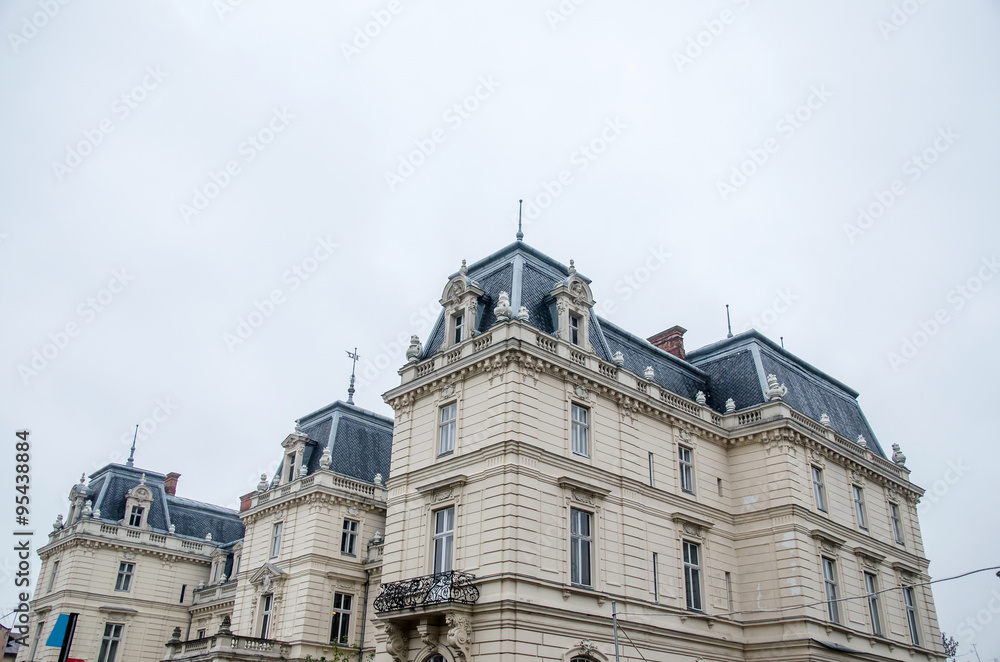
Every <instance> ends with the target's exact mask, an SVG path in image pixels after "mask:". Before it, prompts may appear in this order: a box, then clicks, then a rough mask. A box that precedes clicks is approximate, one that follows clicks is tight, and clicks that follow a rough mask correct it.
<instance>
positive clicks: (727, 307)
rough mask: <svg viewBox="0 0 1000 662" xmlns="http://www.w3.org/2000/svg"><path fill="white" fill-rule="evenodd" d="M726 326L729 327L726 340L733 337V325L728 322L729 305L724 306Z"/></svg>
mask: <svg viewBox="0 0 1000 662" xmlns="http://www.w3.org/2000/svg"><path fill="white" fill-rule="evenodd" d="M726 326H727V327H729V335H728V336H726V337H727V338H732V337H733V323H732V322H731V321H730V320H729V304H728V303H727V304H726Z"/></svg>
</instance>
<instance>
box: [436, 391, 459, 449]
mask: <svg viewBox="0 0 1000 662" xmlns="http://www.w3.org/2000/svg"><path fill="white" fill-rule="evenodd" d="M457 427H458V403H457V402H453V403H451V404H450V405H445V406H444V407H441V420H440V422H439V423H438V455H447V454H448V453H452V452H454V450H455V431H456V428H457Z"/></svg>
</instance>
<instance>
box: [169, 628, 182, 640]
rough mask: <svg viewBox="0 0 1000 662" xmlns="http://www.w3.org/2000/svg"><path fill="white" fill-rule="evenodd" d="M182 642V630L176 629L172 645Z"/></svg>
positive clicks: (172, 637)
mask: <svg viewBox="0 0 1000 662" xmlns="http://www.w3.org/2000/svg"><path fill="white" fill-rule="evenodd" d="M180 642H181V629H180V628H179V627H176V628H174V631H173V633H172V634H171V635H170V643H172V644H173V643H178V644H179V643H180Z"/></svg>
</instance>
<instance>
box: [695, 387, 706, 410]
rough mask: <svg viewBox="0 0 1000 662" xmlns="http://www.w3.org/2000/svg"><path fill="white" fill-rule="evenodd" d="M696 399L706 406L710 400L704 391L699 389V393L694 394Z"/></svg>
mask: <svg viewBox="0 0 1000 662" xmlns="http://www.w3.org/2000/svg"><path fill="white" fill-rule="evenodd" d="M694 401H695V402H697V403H698V404H699V405H702V406H704V405H705V403H706V402H708V398H707V397H705V393H704V391H698V393H697V394H696V395H695V396H694Z"/></svg>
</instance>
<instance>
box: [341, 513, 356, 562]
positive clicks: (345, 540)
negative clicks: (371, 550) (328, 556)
mask: <svg viewBox="0 0 1000 662" xmlns="http://www.w3.org/2000/svg"><path fill="white" fill-rule="evenodd" d="M357 547H358V523H357V522H355V521H354V520H352V519H345V520H344V531H343V533H341V534H340V553H341V554H350V555H351V556H354V554H355V553H356V552H357Z"/></svg>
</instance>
